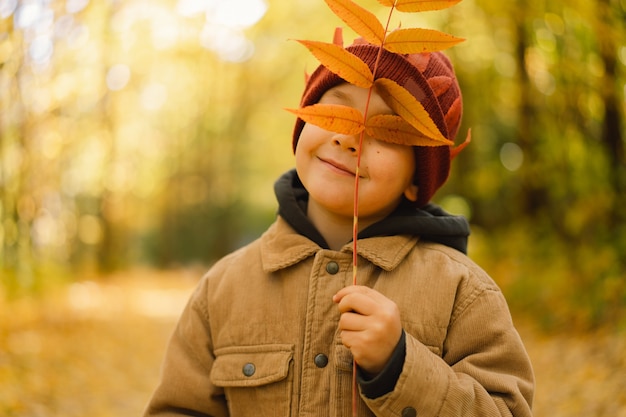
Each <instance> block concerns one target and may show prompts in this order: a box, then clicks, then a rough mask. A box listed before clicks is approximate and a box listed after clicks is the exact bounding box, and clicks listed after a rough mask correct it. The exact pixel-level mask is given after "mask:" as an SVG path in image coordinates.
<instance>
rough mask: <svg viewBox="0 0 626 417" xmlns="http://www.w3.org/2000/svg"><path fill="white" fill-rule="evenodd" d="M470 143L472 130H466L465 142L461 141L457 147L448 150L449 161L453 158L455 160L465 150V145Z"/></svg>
mask: <svg viewBox="0 0 626 417" xmlns="http://www.w3.org/2000/svg"><path fill="white" fill-rule="evenodd" d="M471 141H472V129H468V130H467V136H466V137H465V140H464V141H463V143H461V144H460V145H459V146H456V147H454V148H450V160H453V159H454V158H456V157H457V156H458V154H460V153H461V151H462V150H463V149H465V147H466V146H467V145H469V144H470V142H471Z"/></svg>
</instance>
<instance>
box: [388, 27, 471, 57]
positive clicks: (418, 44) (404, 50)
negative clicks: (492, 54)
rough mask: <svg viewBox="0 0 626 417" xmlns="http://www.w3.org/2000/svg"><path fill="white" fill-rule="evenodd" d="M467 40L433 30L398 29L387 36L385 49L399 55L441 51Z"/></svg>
mask: <svg viewBox="0 0 626 417" xmlns="http://www.w3.org/2000/svg"><path fill="white" fill-rule="evenodd" d="M464 40H465V39H463V38H457V37H456V36H452V35H449V34H447V33H443V32H439V31H438V30H433V29H421V28H413V29H397V30H394V31H393V32H391V33H390V34H389V35H387V39H385V49H386V50H388V51H391V52H396V53H399V54H418V53H423V52H435V51H441V50H443V49H446V48H450V47H451V46H454V45H456V44H457V43H460V42H463V41H464Z"/></svg>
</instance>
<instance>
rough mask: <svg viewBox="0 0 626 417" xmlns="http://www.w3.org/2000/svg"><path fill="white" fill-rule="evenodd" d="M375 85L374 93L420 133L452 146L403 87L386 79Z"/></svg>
mask: <svg viewBox="0 0 626 417" xmlns="http://www.w3.org/2000/svg"><path fill="white" fill-rule="evenodd" d="M375 84H376V87H377V90H376V91H377V92H378V94H380V96H381V97H382V98H383V100H385V103H387V105H388V106H389V107H391V109H392V110H393V111H394V112H395V113H396V114H398V115H399V116H400V117H402V118H403V119H404V120H406V121H407V122H408V123H409V124H410V125H411V126H413V127H414V128H415V129H417V130H418V131H419V132H420V133H422V134H423V135H426V136H427V137H429V138H430V139H433V140H435V141H438V142H442V144H446V145H452V144H453V142H452V141H450V140H448V139H447V138H446V137H445V136H443V135H442V134H441V132H440V131H439V129H438V128H437V125H435V122H433V120H432V119H431V118H430V115H429V114H428V112H427V111H426V109H424V106H422V103H420V102H419V101H417V99H416V98H415V97H413V95H411V93H409V92H408V91H407V90H406V89H405V88H404V87H402V86H400V85H399V84H398V83H396V82H395V81H393V80H390V79H388V78H379V79H378V80H376V83H375Z"/></svg>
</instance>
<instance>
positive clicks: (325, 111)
mask: <svg viewBox="0 0 626 417" xmlns="http://www.w3.org/2000/svg"><path fill="white" fill-rule="evenodd" d="M324 1H325V2H326V4H327V5H328V6H329V8H330V9H331V10H332V11H333V12H334V13H335V15H337V16H338V17H339V18H340V19H341V20H343V21H344V22H345V23H346V24H347V25H348V26H349V27H350V28H352V29H353V30H354V31H355V32H356V33H357V34H358V35H359V36H361V37H362V38H363V39H364V40H365V41H366V42H368V43H370V44H372V45H375V46H379V48H380V49H379V52H378V57H377V59H376V62H375V64H374V68H373V70H370V68H369V66H368V65H367V63H365V62H364V61H363V60H361V59H360V58H359V57H358V56H356V55H354V54H352V53H350V52H349V51H348V50H347V49H345V48H344V46H343V38H342V35H341V31H340V30H338V31H337V32H336V33H335V37H334V40H333V43H325V42H319V41H309V40H298V42H300V43H301V44H302V45H304V46H305V47H306V48H308V49H309V51H311V53H312V54H313V55H314V56H315V57H316V58H317V59H318V60H319V61H320V63H321V64H322V65H323V66H324V67H326V68H327V69H328V70H329V71H331V72H332V73H334V74H336V75H338V76H339V77H341V78H342V79H344V80H345V81H347V82H348V83H350V84H353V85H355V86H358V87H362V88H369V90H370V91H369V95H368V100H367V103H366V104H365V115H363V114H361V112H360V111H359V110H357V109H354V108H352V107H348V106H341V105H334V104H333V105H331V104H313V105H310V106H305V107H303V108H300V109H287V110H288V111H290V112H292V113H294V114H295V115H297V116H298V117H299V118H301V119H302V120H304V121H305V122H306V123H311V124H314V125H316V126H319V127H321V128H323V129H325V130H328V131H332V132H337V133H342V134H347V135H357V134H359V135H360V136H359V147H358V153H357V165H356V175H355V184H354V216H353V218H354V222H353V223H354V224H353V237H352V242H353V284H356V283H357V260H358V257H357V236H358V218H359V212H358V201H359V169H360V161H361V150H362V145H363V137H364V135H365V134H367V135H368V136H370V137H373V138H375V139H378V140H382V141H386V142H391V143H396V144H401V145H407V146H450V147H451V154H452V155H456V154H457V153H458V152H459V151H460V150H461V149H462V147H464V146H465V144H467V141H466V143H465V144H464V145H462V146H459V147H457V148H456V149H454V148H452V146H453V145H454V144H453V142H452V141H451V140H449V139H447V138H446V137H445V136H444V135H443V134H442V133H441V132H440V130H439V129H438V128H437V126H436V124H435V123H434V122H433V120H432V119H431V118H430V115H429V114H428V112H427V111H426V110H425V109H424V106H423V105H422V104H421V103H420V102H419V101H418V100H417V99H416V98H415V97H414V96H413V95H412V94H411V93H410V92H409V91H407V90H406V89H405V88H404V87H403V86H401V85H399V84H398V83H396V82H395V81H393V80H391V79H387V78H379V79H377V78H376V71H377V69H378V64H379V60H380V57H381V55H382V52H383V49H384V50H387V51H389V52H392V53H398V54H415V53H427V52H436V51H441V50H443V49H446V48H449V47H451V46H454V45H456V44H458V43H459V42H462V41H463V39H461V38H457V37H455V36H452V35H449V34H446V33H443V32H439V31H437V30H432V29H422V28H408V29H396V30H393V31H389V24H390V22H391V17H392V15H393V12H394V11H395V10H397V11H399V12H405V13H418V12H425V11H434V10H442V9H446V8H449V7H452V6H454V5H455V4H457V3H459V2H460V1H461V0H378V2H379V3H380V4H382V5H383V6H386V7H389V8H390V10H389V15H388V19H387V23H386V26H383V24H381V23H380V21H379V20H378V18H377V17H376V16H375V15H374V14H373V13H371V12H370V11H368V10H367V9H365V8H363V7H361V6H359V5H358V4H356V3H355V2H353V1H352V0H324ZM374 88H375V89H376V92H377V93H378V94H380V96H381V97H382V98H383V100H384V101H385V102H386V103H387V104H388V105H389V107H390V108H391V109H392V110H393V111H394V113H395V114H394V115H375V116H372V117H370V118H368V117H367V114H368V108H369V103H370V100H369V98H370V97H371V93H372V91H373V89H374ZM354 372H355V373H356V365H355V367H354ZM353 380H354V381H356V378H353ZM354 381H353V410H352V411H353V415H354V416H356V413H357V411H356V398H357V391H356V383H355V382H354Z"/></svg>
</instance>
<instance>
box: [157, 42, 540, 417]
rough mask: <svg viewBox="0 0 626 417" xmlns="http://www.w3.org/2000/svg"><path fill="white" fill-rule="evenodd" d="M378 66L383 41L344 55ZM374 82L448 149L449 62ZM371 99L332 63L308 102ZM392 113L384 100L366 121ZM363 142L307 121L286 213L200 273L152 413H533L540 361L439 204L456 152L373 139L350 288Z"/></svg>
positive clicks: (453, 108) (402, 67) (426, 57)
mask: <svg viewBox="0 0 626 417" xmlns="http://www.w3.org/2000/svg"><path fill="white" fill-rule="evenodd" d="M347 49H348V50H349V51H350V52H351V53H353V54H355V55H357V56H358V57H359V58H361V59H362V60H363V61H364V62H366V63H367V64H368V65H369V66H370V68H373V66H374V62H375V61H376V57H377V54H378V51H379V49H378V47H375V46H372V45H369V44H363V43H360V44H358V45H357V44H355V45H353V46H351V47H349V48H347ZM377 78H390V79H392V80H394V81H396V82H397V83H399V84H400V85H402V86H404V87H405V88H406V89H407V90H408V91H410V92H411V93H412V94H413V95H414V96H415V97H416V98H417V99H418V100H419V101H420V102H421V103H422V104H423V105H424V107H425V109H426V110H427V111H428V113H429V114H430V116H431V118H432V119H433V121H434V122H435V124H436V125H437V126H438V128H439V129H440V131H441V132H442V133H443V134H444V136H446V137H447V138H448V139H451V140H453V139H454V137H455V136H456V132H457V130H458V126H459V122H460V117H461V92H460V90H459V86H458V83H457V81H456V78H455V75H454V72H453V69H452V66H451V64H450V63H449V61H448V60H447V58H445V56H444V55H443V54H441V53H432V54H419V55H410V56H404V55H399V54H395V53H391V52H387V51H383V53H382V55H381V58H380V63H379V69H378V73H377ZM367 94H368V92H367V90H365V89H362V88H360V87H356V86H354V85H351V84H347V83H345V82H344V81H343V80H342V79H341V78H339V77H338V76H336V75H334V74H332V73H331V72H329V71H328V70H327V69H326V68H324V67H319V68H318V69H317V70H316V71H315V72H314V73H313V74H312V75H311V77H310V78H309V80H308V82H307V85H306V89H305V91H304V95H303V98H302V105H303V106H306V105H310V104H314V103H317V102H321V103H329V104H343V105H348V106H352V107H355V108H357V109H358V110H360V111H361V112H362V113H363V114H364V113H365V102H366V98H367ZM388 113H392V111H391V109H390V108H389V106H388V105H387V104H386V103H385V101H384V100H383V99H382V98H381V97H380V96H379V95H378V94H377V93H376V92H375V91H374V92H373V93H372V97H371V102H370V105H369V110H368V117H371V116H373V115H376V114H388ZM358 147H359V138H358V135H357V136H350V135H342V134H337V133H334V132H329V131H326V130H324V129H322V128H319V127H317V126H314V125H311V124H305V123H304V122H303V121H302V120H300V119H298V120H297V122H296V127H295V129H294V135H293V148H294V151H295V160H296V170H294V171H290V172H288V173H286V174H285V175H283V176H282V177H281V178H280V179H279V180H278V181H277V182H276V185H275V192H276V196H277V199H278V202H279V210H278V218H277V219H276V221H275V223H274V224H273V225H272V226H270V228H269V229H268V230H267V231H266V233H264V234H263V236H262V237H261V238H260V239H258V240H257V241H255V242H253V243H251V244H250V245H248V246H246V247H244V248H242V249H240V250H238V251H236V252H234V253H232V254H231V255H229V256H226V257H225V258H223V259H222V260H221V261H219V262H217V263H216V264H215V265H214V266H213V267H212V268H211V270H210V271H209V272H208V273H207V274H206V275H205V276H204V278H203V279H202V281H201V282H200V284H199V286H198V288H197V289H196V291H195V292H194V294H193V295H192V297H191V299H190V301H189V303H188V305H187V307H186V308H185V310H184V312H183V314H182V317H181V319H180V322H179V324H178V326H177V328H176V330H175V332H174V334H173V336H172V339H171V342H170V346H169V348H168V352H167V355H166V358H165V363H164V367H163V375H162V382H161V384H160V386H159V387H158V388H157V390H156V392H155V393H154V396H153V398H152V399H151V401H150V403H149V405H148V408H147V410H146V415H147V416H148V415H150V416H152V415H154V416H174V415H188V416H237V417H242V416H315V417H319V416H349V415H351V412H352V377H353V374H352V369H353V368H352V364H353V360H354V361H355V362H356V363H357V364H358V368H357V382H358V388H359V398H358V407H357V409H358V415H359V416H374V415H376V416H406V417H410V416H421V417H426V416H496V415H503V416H504V415H513V416H530V415H531V411H530V410H531V402H532V396H533V389H534V381H533V374H532V369H531V365H530V363H529V360H528V357H527V354H526V352H525V350H524V347H523V345H522V342H521V340H520V338H519V336H518V334H517V332H516V330H515V328H514V326H513V324H512V322H511V318H510V314H509V311H508V307H507V304H506V301H505V300H504V298H503V296H502V294H501V292H500V291H499V289H498V287H497V286H496V284H495V283H494V282H493V281H492V280H491V278H489V277H488V276H487V274H486V273H485V272H484V271H482V270H481V269H480V268H479V267H478V266H476V265H475V264H474V263H473V262H472V261H470V260H469V259H468V258H467V257H466V256H465V255H464V252H465V249H466V240H467V236H468V234H469V227H468V225H467V222H466V221H465V220H464V219H463V218H460V217H454V216H449V215H447V214H446V213H444V212H443V211H442V210H441V209H439V208H437V207H436V206H434V205H432V204H429V201H430V198H431V197H432V195H433V194H434V192H435V191H436V190H437V189H438V188H439V187H440V186H441V185H442V184H443V183H444V182H445V180H446V178H447V176H448V172H449V168H450V148H449V147H447V146H441V147H409V146H402V145H396V144H391V143H387V142H383V141H379V140H375V139H372V138H368V137H365V139H364V141H363V147H362V155H361V164H360V171H359V173H360V176H361V177H360V179H359V182H360V191H359V193H360V197H359V226H360V227H359V240H358V245H357V251H358V255H359V258H358V276H357V279H358V284H359V285H351V284H352V253H351V251H352V244H351V243H350V240H351V238H352V227H353V218H352V215H353V208H352V204H353V192H354V190H353V189H354V179H355V178H354V175H355V167H356V154H357V148H358Z"/></svg>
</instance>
